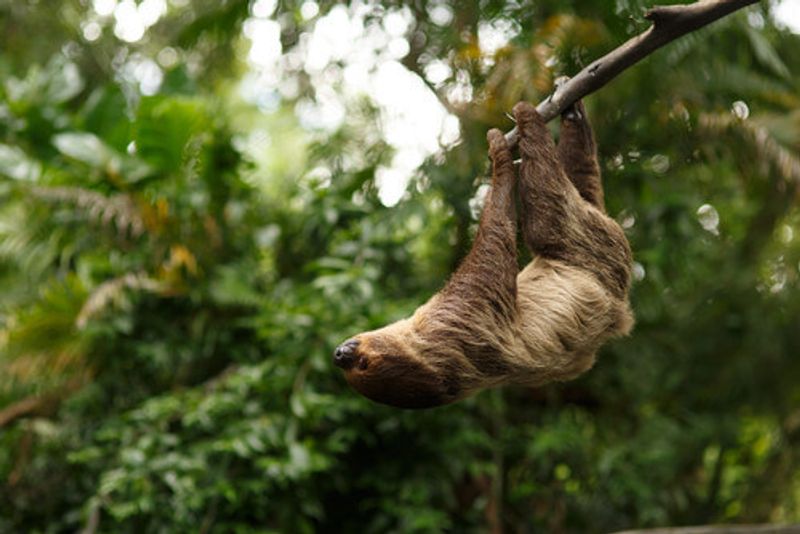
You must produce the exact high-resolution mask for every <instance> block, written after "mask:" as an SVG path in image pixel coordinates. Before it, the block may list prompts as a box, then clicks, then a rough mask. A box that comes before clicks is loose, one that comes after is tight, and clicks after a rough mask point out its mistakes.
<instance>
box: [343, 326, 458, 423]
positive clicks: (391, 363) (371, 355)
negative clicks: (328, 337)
mask: <svg viewBox="0 0 800 534" xmlns="http://www.w3.org/2000/svg"><path fill="white" fill-rule="evenodd" d="M382 330H383V329H382ZM333 361H334V363H335V364H336V365H337V366H338V367H340V368H342V369H343V370H344V373H345V378H346V379H347V382H348V383H349V384H350V386H351V387H352V388H353V389H355V390H356V391H358V392H359V393H361V394H362V395H364V396H365V397H367V398H368V399H371V400H373V401H375V402H380V403H382V404H388V405H389V406H394V407H396V408H432V407H434V406H440V405H442V404H447V403H449V402H453V401H454V400H456V395H455V392H454V391H453V388H452V387H450V388H448V387H446V385H445V381H444V380H442V377H441V373H440V372H438V371H436V370H435V369H433V368H432V367H431V366H430V365H427V364H426V363H424V362H423V361H421V360H420V359H419V358H418V357H416V356H415V355H414V354H413V353H412V350H411V349H410V348H409V347H407V346H404V343H403V342H402V340H401V339H395V336H392V335H387V334H386V333H382V331H381V330H377V331H375V332H368V333H366V334H360V335H358V336H356V337H354V338H353V339H350V340H348V341H345V342H344V343H342V344H341V345H340V346H339V347H338V348H337V349H336V351H335V353H334V357H333Z"/></svg>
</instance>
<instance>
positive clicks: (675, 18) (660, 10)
mask: <svg viewBox="0 0 800 534" xmlns="http://www.w3.org/2000/svg"><path fill="white" fill-rule="evenodd" d="M757 2H758V0H700V1H699V2H696V3H694V4H682V5H674V6H655V7H653V8H651V9H650V10H649V11H648V12H647V13H645V15H644V17H645V18H646V19H648V20H650V21H652V23H653V25H652V26H650V27H649V28H648V29H647V30H645V31H644V32H643V33H640V34H639V35H637V36H636V37H633V38H632V39H630V40H628V41H627V42H626V43H624V44H623V45H621V46H619V47H617V48H616V49H614V50H612V51H611V52H609V53H608V54H606V55H605V56H603V57H601V58H600V59H598V60H596V61H594V62H592V63H591V64H590V65H589V66H587V67H586V68H584V69H583V70H582V71H580V72H579V73H578V74H576V75H575V76H574V77H573V78H571V79H570V80H569V81H567V82H566V83H564V84H563V85H561V86H559V87H558V88H556V90H555V91H554V92H553V93H552V94H551V95H550V96H548V97H547V98H546V99H545V100H544V101H542V102H541V103H539V105H538V106H536V111H538V112H539V114H540V115H541V116H542V117H543V118H544V119H545V121H550V120H552V119H554V118H556V117H558V116H559V115H560V114H561V112H563V111H564V110H565V109H566V108H567V107H569V106H570V105H571V104H572V103H574V102H577V101H578V100H580V99H581V98H583V97H584V96H586V95H588V94H591V93H593V92H595V91H597V90H598V89H600V88H601V87H603V86H604V85H605V84H607V83H608V82H610V81H611V80H612V79H614V78H615V77H616V76H617V75H618V74H619V73H620V72H622V71H624V70H625V69H627V68H628V67H631V66H633V65H635V64H636V63H638V62H639V60H641V59H642V58H644V57H645V56H647V55H649V54H650V53H652V52H654V51H655V50H657V49H659V48H661V47H662V46H664V45H665V44H667V43H669V42H671V41H674V40H675V39H677V38H678V37H681V36H683V35H686V34H687V33H690V32H693V31H695V30H697V29H699V28H702V27H703V26H706V25H708V24H711V23H712V22H714V21H715V20H717V19H720V18H722V17H724V16H725V15H728V14H730V13H733V12H734V11H736V10H738V9H741V8H743V7H745V6H748V5H750V4H755V3H757ZM506 140H507V141H508V143H509V145H512V146H513V145H516V144H517V142H518V141H519V134H518V132H517V128H516V127H515V128H514V129H513V130H511V131H510V132H508V133H507V134H506Z"/></svg>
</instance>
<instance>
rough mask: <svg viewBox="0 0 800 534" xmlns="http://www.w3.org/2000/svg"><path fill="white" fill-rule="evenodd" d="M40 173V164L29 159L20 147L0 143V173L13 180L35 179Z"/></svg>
mask: <svg viewBox="0 0 800 534" xmlns="http://www.w3.org/2000/svg"><path fill="white" fill-rule="evenodd" d="M41 173H42V166H41V164H40V163H39V162H38V161H35V160H32V159H30V158H29V157H28V156H27V154H25V152H23V151H22V149H20V148H18V147H14V146H9V145H3V144H0V174H3V175H5V176H7V177H9V178H12V179H14V180H26V181H36V180H38V179H39V176H40V175H41Z"/></svg>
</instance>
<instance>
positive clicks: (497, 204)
mask: <svg viewBox="0 0 800 534" xmlns="http://www.w3.org/2000/svg"><path fill="white" fill-rule="evenodd" d="M514 114H515V116H516V119H517V125H518V128H519V130H520V147H519V149H520V155H521V159H522V163H521V165H520V167H519V171H518V173H517V171H516V170H515V168H514V163H513V161H512V156H511V152H510V150H509V148H508V146H507V144H506V141H505V138H504V137H503V134H502V133H501V132H500V131H499V130H491V131H490V132H489V133H488V136H487V137H488V140H489V154H490V157H491V160H492V164H493V175H492V185H491V190H490V193H489V195H488V197H487V200H486V204H485V207H484V210H483V214H482V216H481V221H480V226H479V229H478V233H477V236H476V238H475V242H474V243H473V246H472V250H471V251H470V253H469V254H468V255H467V257H466V259H465V260H464V262H463V263H462V265H461V266H460V267H459V268H458V270H457V271H456V272H455V274H454V275H453V277H452V278H451V279H450V281H449V282H448V283H447V284H446V285H445V287H444V288H443V289H442V290H441V291H440V292H439V293H437V294H436V295H434V296H433V297H432V298H431V299H430V300H429V301H428V302H427V303H425V304H424V305H422V306H421V307H420V308H419V309H417V311H416V312H415V313H414V315H413V316H412V317H410V318H408V319H403V320H401V321H398V322H396V323H394V324H391V325H388V326H386V327H384V328H381V329H378V330H374V331H372V332H366V333H363V334H359V335H357V336H355V338H353V340H352V341H351V343H353V344H354V345H353V346H354V347H355V349H354V351H353V352H352V353H351V354H352V356H350V354H348V356H349V357H350V359H348V360H347V362H346V363H341V362H340V365H341V366H342V367H345V372H346V378H347V380H348V382H349V383H350V384H351V386H353V387H354V388H355V389H356V390H358V391H359V392H361V393H362V394H363V395H365V396H367V397H369V398H370V399H373V400H375V401H377V402H382V403H385V404H390V405H392V406H398V407H403V408H426V407H431V406H438V405H441V404H446V403H449V402H453V401H455V400H458V399H461V398H463V397H466V396H467V395H470V394H472V393H475V392H477V391H479V390H481V389H484V388H488V387H495V386H499V385H503V384H518V385H526V386H538V385H541V384H545V383H548V382H552V381H557V380H569V379H571V378H574V377H576V376H577V375H579V374H581V373H582V372H584V371H586V370H587V369H589V368H590V367H591V366H592V364H593V363H594V359H595V353H596V351H597V349H598V348H599V347H600V345H601V344H602V343H603V342H605V341H606V340H608V339H609V338H612V337H616V336H620V335H624V334H626V333H627V332H628V331H629V330H630V328H631V326H632V324H633V318H632V315H631V312H630V309H629V306H628V302H627V298H628V288H629V285H630V266H631V252H630V248H629V246H628V242H627V240H626V238H625V235H624V233H623V231H622V229H621V228H620V227H619V225H618V224H617V223H616V222H615V221H614V220H613V219H611V218H609V217H608V216H607V215H606V214H605V208H604V205H603V189H602V183H601V180H600V170H599V166H598V164H597V154H596V149H595V142H594V136H593V134H592V130H591V127H590V126H589V124H588V122H587V121H586V119H585V117H586V115H585V112H584V110H583V107H582V106H581V105H580V104H579V105H577V106H575V107H574V109H572V110H570V112H569V113H567V114H565V116H564V117H562V126H561V139H560V142H559V146H558V148H557V149H556V147H555V145H554V143H553V141H552V139H551V137H550V135H549V133H548V131H547V128H546V126H545V123H544V121H543V120H542V119H541V117H540V116H539V115H538V113H537V112H536V110H535V108H534V107H533V106H531V105H530V104H527V103H519V104H517V105H516V106H515V107H514ZM517 174H518V176H517ZM515 187H516V188H517V190H518V195H519V198H520V205H521V208H522V217H521V228H522V236H523V238H524V240H525V243H526V245H527V246H528V247H529V248H530V249H531V251H532V252H533V253H534V254H535V255H536V257H535V259H534V260H533V261H532V262H531V263H530V264H529V265H528V266H526V267H525V268H524V269H523V270H522V271H521V272H518V268H517V255H516V250H517V248H516V234H517V224H516V213H515V207H514V189H515ZM337 356H338V353H337Z"/></svg>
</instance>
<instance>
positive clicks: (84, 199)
mask: <svg viewBox="0 0 800 534" xmlns="http://www.w3.org/2000/svg"><path fill="white" fill-rule="evenodd" d="M28 191H29V192H30V194H31V195H32V196H33V197H35V198H38V199H40V200H44V201H47V202H57V203H65V202H68V203H71V204H74V205H76V206H77V207H78V208H81V209H83V210H86V214H87V216H88V217H89V218H91V219H94V220H97V221H99V222H100V223H101V224H102V225H103V226H110V225H111V224H112V223H114V224H115V226H116V228H117V230H118V231H119V232H121V233H125V232H128V231H129V232H130V234H131V235H132V236H134V237H137V236H139V235H141V234H142V232H144V228H145V226H144V220H143V219H142V216H141V213H140V211H139V209H138V208H137V206H136V203H135V201H134V199H133V198H132V197H131V196H130V195H128V194H125V193H119V194H116V195H111V196H106V195H103V194H101V193H98V192H97V191H92V190H90V189H85V188H82V187H42V186H32V187H30V188H29V189H28Z"/></svg>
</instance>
